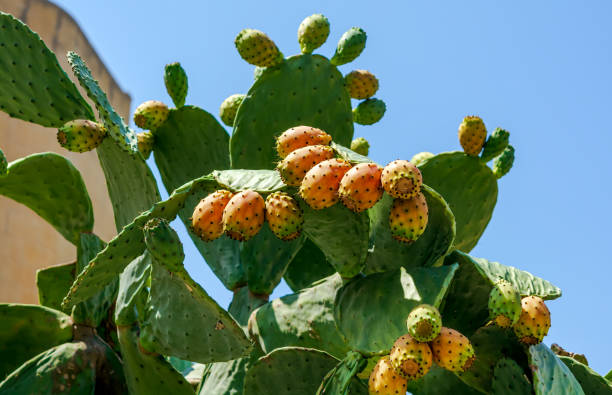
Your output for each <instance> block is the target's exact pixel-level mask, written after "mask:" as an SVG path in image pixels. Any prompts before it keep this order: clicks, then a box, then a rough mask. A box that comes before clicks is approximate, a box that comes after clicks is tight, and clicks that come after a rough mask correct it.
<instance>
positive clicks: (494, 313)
mask: <svg viewBox="0 0 612 395" xmlns="http://www.w3.org/2000/svg"><path fill="white" fill-rule="evenodd" d="M489 316H490V318H491V319H492V320H493V321H495V323H496V324H497V326H500V327H502V328H510V327H511V326H512V325H514V324H516V322H517V321H518V319H519V317H520V316H521V296H520V295H519V293H518V291H517V290H516V288H514V286H513V285H512V283H510V282H508V281H506V280H504V279H501V278H500V279H499V280H498V281H496V282H495V285H494V286H493V289H492V290H491V293H490V294H489Z"/></svg>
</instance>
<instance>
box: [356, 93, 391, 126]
mask: <svg viewBox="0 0 612 395" xmlns="http://www.w3.org/2000/svg"><path fill="white" fill-rule="evenodd" d="M386 111H387V105H386V104H385V102H384V101H382V100H380V99H375V98H371V99H366V100H364V101H362V102H361V103H359V105H357V107H355V108H354V109H353V121H354V122H355V123H357V124H359V125H373V124H375V123H376V122H378V121H380V120H381V119H382V117H383V116H384V115H385V112H386Z"/></svg>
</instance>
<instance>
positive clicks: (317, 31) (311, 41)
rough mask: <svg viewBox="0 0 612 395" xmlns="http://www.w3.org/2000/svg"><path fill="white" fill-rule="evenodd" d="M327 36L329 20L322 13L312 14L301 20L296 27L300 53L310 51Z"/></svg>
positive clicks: (322, 42) (317, 46) (323, 41)
mask: <svg viewBox="0 0 612 395" xmlns="http://www.w3.org/2000/svg"><path fill="white" fill-rule="evenodd" d="M327 36H329V21H328V20H327V18H326V17H325V16H324V15H321V14H314V15H311V16H309V17H307V18H306V19H304V20H303V21H302V23H300V27H299V28H298V42H299V43H300V49H301V50H302V53H312V51H314V50H315V49H317V48H319V47H320V46H321V45H323V44H324V43H325V40H327Z"/></svg>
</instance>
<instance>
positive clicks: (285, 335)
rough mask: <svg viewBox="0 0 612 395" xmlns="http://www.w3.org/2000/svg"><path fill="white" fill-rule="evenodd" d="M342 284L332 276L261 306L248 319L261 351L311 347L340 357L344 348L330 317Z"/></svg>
mask: <svg viewBox="0 0 612 395" xmlns="http://www.w3.org/2000/svg"><path fill="white" fill-rule="evenodd" d="M342 283H343V282H342V279H341V278H340V275H338V274H334V275H332V276H330V277H327V278H326V279H324V280H321V281H320V282H318V283H316V284H314V285H313V286H312V287H311V288H306V289H303V290H302V291H300V292H298V293H295V294H292V295H286V296H283V297H282V298H279V299H275V300H273V301H271V302H269V303H267V304H265V305H263V306H262V307H260V308H259V309H257V310H256V312H255V313H253V315H252V316H251V319H250V320H249V331H250V333H251V334H252V335H253V336H254V337H255V338H257V340H258V341H259V344H260V346H261V348H262V349H263V350H264V352H271V351H272V350H274V349H277V348H279V347H286V346H299V347H313V348H317V349H319V350H324V351H326V352H328V353H330V354H332V355H334V356H336V357H338V358H342V357H343V356H344V354H345V353H346V352H347V351H348V347H347V346H346V344H345V343H344V341H343V339H342V337H341V335H340V333H339V332H338V329H337V328H336V324H335V322H334V315H333V308H334V299H335V298H336V292H337V291H338V289H340V287H341V286H342Z"/></svg>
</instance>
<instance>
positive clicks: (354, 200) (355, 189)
mask: <svg viewBox="0 0 612 395" xmlns="http://www.w3.org/2000/svg"><path fill="white" fill-rule="evenodd" d="M381 174H382V167H380V166H378V165H376V164H374V163H360V164H358V165H356V166H354V167H352V168H351V169H350V170H349V171H347V172H346V174H345V175H344V177H342V180H341V181H340V188H339V189H338V195H339V196H340V200H341V201H342V204H344V205H345V206H346V207H347V208H348V209H349V210H351V211H354V212H356V213H359V212H362V211H364V210H367V209H369V208H370V207H372V206H374V205H375V204H376V202H378V201H379V200H380V198H381V197H382V195H383V188H382V184H381V182H380V176H381Z"/></svg>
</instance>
